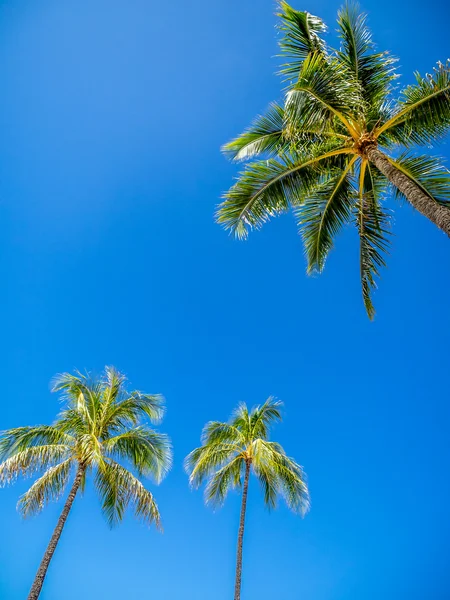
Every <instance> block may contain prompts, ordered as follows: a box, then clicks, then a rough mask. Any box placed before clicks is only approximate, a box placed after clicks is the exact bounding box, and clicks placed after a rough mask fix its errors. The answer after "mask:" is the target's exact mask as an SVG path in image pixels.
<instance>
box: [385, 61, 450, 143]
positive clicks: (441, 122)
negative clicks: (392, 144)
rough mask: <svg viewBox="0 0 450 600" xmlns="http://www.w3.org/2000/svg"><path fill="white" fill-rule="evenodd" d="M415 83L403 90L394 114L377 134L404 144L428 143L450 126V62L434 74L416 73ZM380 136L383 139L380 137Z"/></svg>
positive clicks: (438, 68) (439, 67) (437, 68)
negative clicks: (423, 74)
mask: <svg viewBox="0 0 450 600" xmlns="http://www.w3.org/2000/svg"><path fill="white" fill-rule="evenodd" d="M416 81H417V83H416V85H410V86H408V87H407V88H405V89H404V90H403V92H402V99H401V100H400V101H399V102H398V106H397V110H396V111H395V113H394V115H393V116H392V117H391V118H390V119H389V120H388V121H387V122H386V123H384V124H383V125H382V126H381V127H380V129H379V133H378V135H379V136H381V134H383V133H386V134H387V135H388V139H391V140H393V141H397V143H401V144H403V145H408V146H410V145H411V144H420V145H422V144H431V143H433V142H434V141H436V139H439V138H442V137H443V136H444V135H445V134H446V133H447V131H448V128H449V126H450V62H447V63H446V64H445V65H444V64H440V63H439V64H438V66H437V67H436V68H434V69H433V73H432V74H429V75H427V76H426V77H422V76H421V75H420V74H419V73H416ZM381 139H383V138H381Z"/></svg>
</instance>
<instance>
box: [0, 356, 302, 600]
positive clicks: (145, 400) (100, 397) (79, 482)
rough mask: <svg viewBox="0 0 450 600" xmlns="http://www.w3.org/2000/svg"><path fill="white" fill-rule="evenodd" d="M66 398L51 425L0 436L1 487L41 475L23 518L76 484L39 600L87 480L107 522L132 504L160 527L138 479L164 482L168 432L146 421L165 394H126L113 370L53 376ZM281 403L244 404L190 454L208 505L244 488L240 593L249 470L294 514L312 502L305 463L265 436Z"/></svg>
mask: <svg viewBox="0 0 450 600" xmlns="http://www.w3.org/2000/svg"><path fill="white" fill-rule="evenodd" d="M52 389H53V391H55V392H59V393H60V394H61V395H62V400H63V402H64V409H63V410H62V412H61V413H60V415H59V416H58V418H57V419H56V421H55V422H54V423H53V425H39V426H34V427H18V428H16V429H10V430H8V431H4V432H2V434H1V436H0V485H5V484H9V483H11V482H13V481H15V480H16V478H17V477H18V476H28V477H29V476H35V475H39V477H38V478H37V479H36V481H35V482H34V483H33V484H32V486H31V487H30V489H29V490H28V491H27V492H26V493H25V494H24V495H23V496H22V497H21V498H20V500H19V503H18V509H19V511H20V512H21V514H22V515H23V516H24V517H28V516H31V515H35V514H37V513H39V512H40V511H41V510H42V509H43V508H44V506H45V505H46V504H48V503H49V502H51V501H56V500H58V499H59V498H60V497H61V496H62V494H63V493H64V490H65V489H66V488H67V486H68V485H69V482H70V483H71V485H70V491H69V493H68V496H67V498H66V501H65V504H64V508H63V511H62V513H61V516H60V518H59V520H58V523H57V526H56V528H55V530H54V532H53V535H52V538H51V540H50V543H49V545H48V547H47V550H46V552H45V555H44V557H43V559H42V562H41V564H40V567H39V569H38V571H37V574H36V577H35V580H34V583H33V585H32V588H31V591H30V594H29V596H28V599H29V600H36V599H37V598H38V597H39V595H40V593H41V590H42V586H43V583H44V579H45V577H46V574H47V570H48V568H49V565H50V561H51V559H52V556H53V553H54V551H55V549H56V546H57V544H58V541H59V539H60V536H61V534H62V531H63V527H64V525H65V522H66V519H67V517H68V515H69V512H70V509H71V507H72V503H73V501H74V500H75V497H76V496H77V494H78V492H79V491H82V490H83V489H84V487H85V484H86V479H87V477H88V476H93V483H94V486H95V488H96V490H97V492H98V494H99V496H100V498H101V502H102V511H103V514H104V516H105V517H106V519H107V521H108V523H109V524H110V525H111V526H113V525H116V524H117V523H119V522H120V521H121V520H122V519H123V517H124V514H125V511H126V509H127V508H132V509H133V511H134V513H135V515H136V516H137V517H138V518H139V519H141V520H143V521H144V522H146V523H147V524H152V523H153V524H155V525H156V526H157V527H158V528H161V518H160V514H159V510H158V506H157V504H156V502H155V499H154V497H153V494H152V493H151V492H150V491H149V490H148V489H147V488H146V487H145V486H144V484H143V483H142V481H141V480H142V479H143V478H150V479H151V480H153V481H154V482H155V483H160V482H161V480H162V479H163V478H164V476H165V475H166V474H167V473H168V471H169V469H170V467H171V464H172V447H171V443H170V440H169V438H168V436H167V435H165V434H162V433H159V432H158V431H156V430H155V429H153V428H152V427H150V426H149V423H150V424H156V423H160V422H161V419H162V417H163V414H164V398H163V397H162V396H160V395H148V394H143V393H142V392H140V391H137V390H135V391H129V390H128V389H127V386H126V379H125V377H124V376H123V375H122V374H121V373H119V372H118V371H117V370H116V369H114V368H112V367H106V368H105V371H104V374H103V375H102V376H100V377H97V378H94V377H91V376H90V375H83V374H81V373H79V372H77V373H75V374H70V373H64V374H63V375H60V376H58V377H57V378H56V379H55V380H54V382H53V387H52ZM280 408H281V403H280V402H278V401H276V400H274V399H272V398H269V399H268V400H267V401H266V402H265V403H264V404H263V405H261V406H257V407H255V408H254V409H253V410H252V411H249V410H248V408H247V407H246V405H245V404H241V405H240V406H239V407H238V409H237V410H236V411H235V413H234V415H233V417H232V420H231V422H230V423H219V422H211V423H208V424H207V425H206V427H205V429H204V432H203V436H202V446H201V447H200V448H197V449H196V450H194V451H193V452H192V453H191V454H190V455H189V456H188V457H187V459H186V462H185V466H186V469H187V471H188V473H189V474H190V482H191V484H192V485H195V486H198V485H200V484H201V483H202V482H203V481H204V480H207V481H208V484H207V486H206V500H207V502H208V503H209V502H214V503H218V504H222V503H223V501H224V499H225V497H226V495H227V493H228V492H229V491H230V490H231V489H233V488H241V487H243V501H242V502H243V512H242V518H241V524H240V530H239V538H238V560H237V568H236V581H237V582H239V585H237V584H236V595H235V598H236V599H239V598H240V582H241V570H242V541H243V531H244V518H245V508H246V501H247V492H248V484H249V474H250V470H253V471H254V473H255V475H256V476H257V478H258V479H259V481H260V483H261V485H262V487H263V491H264V499H265V502H266V504H267V505H268V506H269V507H274V506H275V504H276V500H277V496H278V495H281V496H283V497H284V498H285V500H286V503H287V505H288V506H289V508H291V509H292V510H293V511H294V512H298V513H301V514H304V513H305V512H306V511H307V510H308V507H309V496H308V489H307V487H306V484H305V478H304V474H303V471H302V468H301V467H300V466H299V465H298V464H297V463H296V462H295V461H294V460H293V459H292V458H289V457H288V456H286V453H285V452H284V450H283V448H282V447H281V446H280V445H279V444H277V443H275V442H272V441H269V428H270V425H271V424H272V423H273V422H276V421H279V420H280V419H281V413H280Z"/></svg>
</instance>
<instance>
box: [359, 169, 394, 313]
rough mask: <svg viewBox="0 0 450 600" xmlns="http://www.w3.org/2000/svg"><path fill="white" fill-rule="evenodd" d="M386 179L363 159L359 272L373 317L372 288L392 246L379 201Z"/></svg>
mask: <svg viewBox="0 0 450 600" xmlns="http://www.w3.org/2000/svg"><path fill="white" fill-rule="evenodd" d="M385 187H386V180H385V179H384V178H383V177H382V176H381V174H380V175H379V174H378V173H377V172H376V170H374V169H373V167H371V166H370V164H366V163H363V166H362V167H361V176H360V195H359V201H358V204H357V205H356V211H357V219H358V231H359V239H360V272H361V285H362V295H363V301H364V306H365V307H366V311H367V314H368V315H369V318H370V319H373V318H374V316H375V309H374V306H373V303H372V298H371V296H372V291H373V290H374V289H375V288H376V282H375V277H377V276H379V268H380V267H384V266H385V265H386V263H385V260H384V255H385V254H386V253H387V252H388V249H389V241H388V235H389V233H390V232H389V223H390V219H389V215H388V214H387V213H386V212H385V211H384V210H383V208H382V207H381V205H380V197H381V194H382V192H383V190H384V189H385Z"/></svg>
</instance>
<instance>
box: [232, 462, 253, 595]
mask: <svg viewBox="0 0 450 600" xmlns="http://www.w3.org/2000/svg"><path fill="white" fill-rule="evenodd" d="M249 478H250V461H249V460H247V461H246V462H245V477H244V488H243V490H242V504H241V519H240V522H239V534H238V543H237V556H236V583H235V586H234V600H240V599H241V583H242V545H243V542H244V528H245V511H246V510H247V495H248V481H249Z"/></svg>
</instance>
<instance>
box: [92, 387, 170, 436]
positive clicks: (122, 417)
mask: <svg viewBox="0 0 450 600" xmlns="http://www.w3.org/2000/svg"><path fill="white" fill-rule="evenodd" d="M164 404H165V400H164V397H163V396H161V395H160V394H152V395H150V394H142V393H141V392H138V391H136V392H132V393H131V394H130V395H128V396H126V397H125V398H124V399H122V400H120V401H119V402H114V403H112V404H110V405H109V406H108V407H107V409H106V411H105V414H104V415H103V417H102V427H101V435H109V434H117V433H120V432H121V431H122V430H123V429H126V428H128V427H134V426H136V425H138V424H139V423H140V421H141V420H142V419H143V418H144V417H147V418H148V419H149V421H150V422H151V423H154V424H157V423H160V422H161V420H162V418H163V416H164V412H165V406H164Z"/></svg>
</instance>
